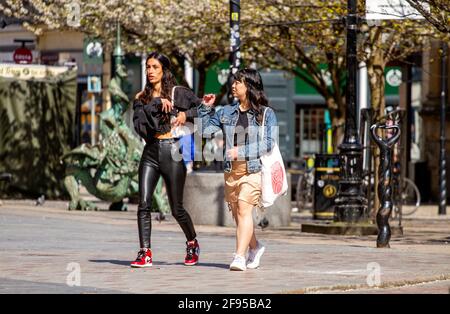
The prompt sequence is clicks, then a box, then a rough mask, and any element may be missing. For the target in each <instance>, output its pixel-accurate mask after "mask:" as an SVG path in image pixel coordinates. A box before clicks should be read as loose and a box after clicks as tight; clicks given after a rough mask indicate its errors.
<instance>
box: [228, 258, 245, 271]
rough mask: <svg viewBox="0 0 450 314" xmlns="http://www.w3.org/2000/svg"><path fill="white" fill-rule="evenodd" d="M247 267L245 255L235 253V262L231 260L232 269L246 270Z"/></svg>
mask: <svg viewBox="0 0 450 314" xmlns="http://www.w3.org/2000/svg"><path fill="white" fill-rule="evenodd" d="M246 269H247V267H246V266H245V257H244V256H241V255H237V254H234V259H233V262H231V264H230V270H240V271H244V270H246Z"/></svg>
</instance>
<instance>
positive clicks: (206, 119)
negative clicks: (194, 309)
mask: <svg viewBox="0 0 450 314" xmlns="http://www.w3.org/2000/svg"><path fill="white" fill-rule="evenodd" d="M232 94H233V97H235V99H236V101H234V102H233V103H232V104H231V105H228V106H224V108H223V109H222V110H221V111H220V113H216V112H215V110H214V108H213V107H212V104H213V103H214V100H215V96H214V95H206V96H205V97H204V102H203V103H202V104H200V106H199V108H198V115H199V117H200V118H201V122H202V132H203V136H204V137H209V136H211V135H212V134H214V133H216V132H218V131H220V130H221V131H222V132H223V135H224V140H225V145H224V157H225V162H224V171H225V174H224V177H225V201H226V202H227V203H228V206H229V209H230V211H231V212H232V215H233V218H234V220H235V222H236V226H237V228H236V252H235V254H234V259H233V261H232V263H231V265H230V270H241V271H242V270H246V269H247V268H257V267H259V264H260V258H261V256H262V254H263V253H264V250H265V247H264V245H263V244H262V243H261V242H259V241H257V240H256V236H255V230H254V226H253V215H252V211H253V208H254V207H255V206H259V204H260V197H261V161H260V157H261V156H262V155H263V154H265V153H267V152H270V151H271V150H272V148H273V146H274V144H275V140H276V138H277V135H278V132H277V119H276V116H275V113H274V111H273V110H272V108H270V107H269V106H268V101H267V98H266V96H265V94H264V88H263V83H262V79H261V75H260V74H259V73H258V71H256V70H253V69H242V70H239V71H238V72H236V74H234V75H233V84H232ZM263 117H265V118H264V120H265V121H264V127H262V125H263ZM247 250H248V257H247V259H246V253H247Z"/></svg>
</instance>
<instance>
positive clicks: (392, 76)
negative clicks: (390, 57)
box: [386, 69, 402, 87]
mask: <svg viewBox="0 0 450 314" xmlns="http://www.w3.org/2000/svg"><path fill="white" fill-rule="evenodd" d="M386 83H388V84H389V85H391V86H392V87H399V86H400V84H402V71H400V70H399V69H391V70H389V71H387V73H386Z"/></svg>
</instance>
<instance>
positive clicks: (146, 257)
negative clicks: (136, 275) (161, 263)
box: [131, 249, 153, 268]
mask: <svg viewBox="0 0 450 314" xmlns="http://www.w3.org/2000/svg"><path fill="white" fill-rule="evenodd" d="M152 265H153V263H152V250H150V249H141V250H140V251H139V253H138V256H137V258H136V260H135V261H134V262H131V267H137V268H144V267H150V266H152Z"/></svg>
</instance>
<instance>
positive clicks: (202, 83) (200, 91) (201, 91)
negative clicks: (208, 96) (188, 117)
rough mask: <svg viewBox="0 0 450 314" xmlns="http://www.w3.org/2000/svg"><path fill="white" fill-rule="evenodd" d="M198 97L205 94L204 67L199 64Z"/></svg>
mask: <svg viewBox="0 0 450 314" xmlns="http://www.w3.org/2000/svg"><path fill="white" fill-rule="evenodd" d="M197 70H198V91H197V95H198V97H200V98H201V97H203V95H204V94H205V85H206V67H204V66H202V65H199V66H198V68H197Z"/></svg>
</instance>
